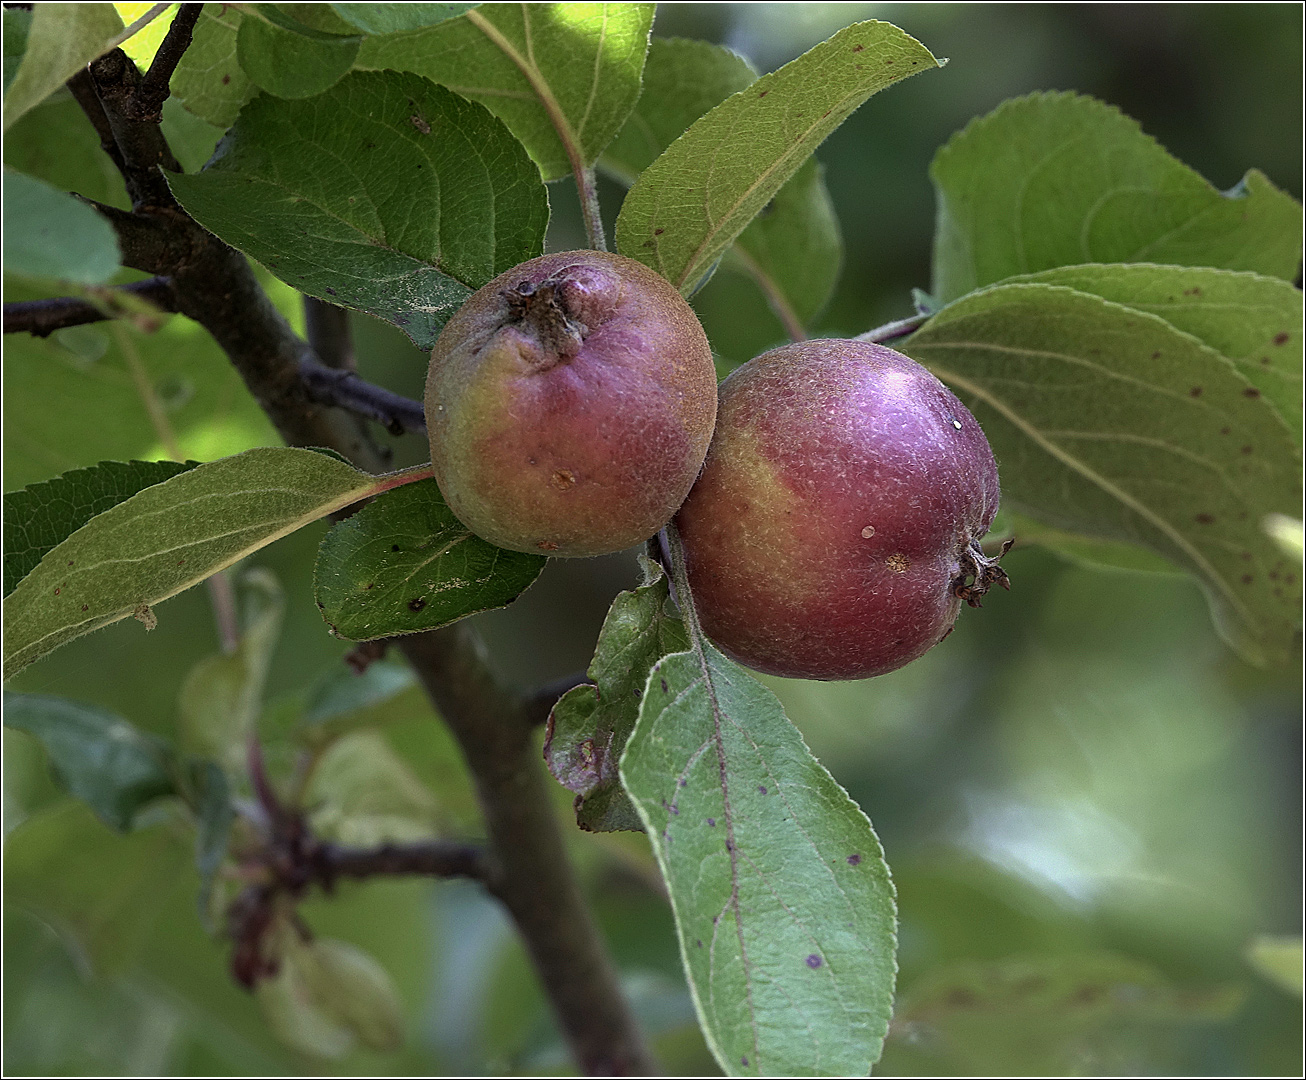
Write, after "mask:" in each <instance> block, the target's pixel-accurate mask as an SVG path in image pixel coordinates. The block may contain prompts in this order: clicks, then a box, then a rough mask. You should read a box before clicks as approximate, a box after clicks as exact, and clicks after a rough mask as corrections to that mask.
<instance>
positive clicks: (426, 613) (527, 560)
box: [313, 480, 547, 641]
mask: <svg viewBox="0 0 1306 1080" xmlns="http://www.w3.org/2000/svg"><path fill="white" fill-rule="evenodd" d="M546 561H547V560H546V559H545V558H544V557H543V556H542V555H530V554H527V553H525V552H520V551H505V550H504V549H503V548H498V547H495V546H494V545H493V544H489V543H487V542H486V541H484V540H482V539H481V538H480V537H479V536H476V535H474V534H473V533H471V532H470V531H469V530H468V529H467V527H466V526H465V525H464V524H463V523H462V522H461V521H459V520H458V519H457V518H456V517H454V515H453V511H452V510H450V509H449V507H448V506H446V505H445V502H444V499H443V498H442V497H441V495H440V489H439V487H438V486H437V485H436V482H435V481H434V480H419V481H417V482H416V483H412V484H406V485H405V486H404V487H401V488H396V489H395V490H394V491H389V492H386V493H385V494H384V495H383V496H381V497H379V498H377V499H374V500H373V501H372V502H371V503H369V504H368V505H367V506H365V507H363V509H362V510H360V511H359V512H358V513H357V514H354V515H353V516H352V517H350V518H349V519H348V520H346V521H342V522H339V523H338V524H337V525H335V526H334V527H333V528H332V529H331V531H330V532H329V533H327V535H326V537H325V538H324V539H323V540H322V547H321V548H320V550H319V551H318V556H317V566H316V568H315V570H314V575H313V576H314V594H315V596H316V599H317V606H318V609H319V610H320V611H321V612H322V617H323V618H324V619H326V621H327V623H328V625H330V627H331V629H332V630H333V631H334V632H335V633H337V634H339V635H340V636H341V637H343V638H348V639H350V640H351V641H371V640H373V639H374V638H382V637H390V636H392V635H394V634H415V633H417V632H418V631H420V630H434V629H436V628H437V627H440V626H447V625H448V624H449V623H451V622H456V621H457V620H459V619H461V618H464V617H465V616H467V615H473V614H475V613H476V612H478V611H489V610H490V609H491V608H500V607H504V606H505V605H507V604H510V603H511V602H512V601H513V600H515V599H517V597H518V596H519V595H520V594H521V593H522V592H523V591H524V590H525V589H526V588H527V586H529V585H530V584H531V583H532V582H533V581H534V580H535V579H536V578H537V577H539V576H540V571H541V570H543V569H544V564H545V562H546Z"/></svg>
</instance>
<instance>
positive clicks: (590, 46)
mask: <svg viewBox="0 0 1306 1080" xmlns="http://www.w3.org/2000/svg"><path fill="white" fill-rule="evenodd" d="M404 6H405V7H406V6H408V5H404ZM653 7H654V6H653V5H652V4H484V5H481V6H479V7H476V8H475V9H474V10H471V11H469V12H467V14H465V15H463V16H462V17H461V18H457V19H449V20H447V21H445V22H442V23H440V24H439V25H438V26H432V27H429V28H427V29H424V30H417V31H414V32H412V33H408V34H396V35H393V36H387V37H383V38H369V39H368V40H367V41H365V42H364V43H363V47H362V49H361V50H360V52H359V56H358V65H357V66H358V67H360V68H397V69H399V70H401V71H414V72H416V73H417V74H419V75H424V76H426V78H428V79H430V80H432V81H433V82H437V83H440V84H441V85H443V86H447V87H449V89H450V90H453V91H454V92H455V93H457V94H460V95H462V96H463V97H466V98H470V99H471V100H473V101H479V102H480V103H481V104H482V105H484V106H485V107H486V108H487V109H489V110H490V111H491V112H492V113H494V115H495V116H497V117H499V118H500V119H501V120H502V121H503V122H504V123H505V124H507V125H508V129H509V130H510V131H511V132H512V133H513V134H514V135H515V136H516V137H517V138H518V139H520V140H521V142H522V144H523V145H524V146H525V147H526V149H527V150H528V151H529V152H530V155H531V157H532V158H533V159H534V160H535V162H536V163H537V164H538V166H539V171H540V172H541V173H543V175H544V179H545V180H556V179H557V178H558V177H560V176H566V175H567V174H568V173H570V172H572V171H573V167H572V162H573V155H574V158H575V159H576V160H578V161H579V162H580V163H581V164H582V165H592V164H593V163H594V162H595V161H596V160H597V159H598V156H599V154H601V153H602V152H603V149H604V147H606V146H607V145H608V143H609V142H610V141H611V140H612V137H613V136H614V135H615V134H616V133H617V131H618V130H619V129H620V127H621V125H622V123H623V122H624V121H625V119H626V117H627V115H628V114H629V113H630V110H631V108H632V107H633V106H634V104H635V101H636V99H637V98H638V97H639V76H640V70H641V69H642V68H643V66H644V54H645V53H646V52H647V50H648V36H649V27H650V26H651V25H652V22H653Z"/></svg>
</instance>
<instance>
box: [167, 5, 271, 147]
mask: <svg viewBox="0 0 1306 1080" xmlns="http://www.w3.org/2000/svg"><path fill="white" fill-rule="evenodd" d="M242 21H243V16H242V15H241V13H240V12H239V11H237V10H236V9H235V8H234V7H228V6H227V5H226V4H205V5H204V10H203V12H201V13H200V18H199V22H198V23H196V24H195V30H194V32H193V33H192V35H191V41H190V48H188V49H187V50H186V51H185V52H184V53H183V54H182V57H181V62H180V63H179V64H178V65H177V70H176V71H174V72H173V73H172V83H171V87H172V93H173V96H175V97H177V98H180V99H181V101H182V103H183V104H184V105H185V106H186V108H187V109H188V110H190V111H191V112H193V113H194V114H195V115H196V116H198V117H201V118H202V119H204V120H207V121H208V122H209V123H210V124H215V125H217V126H218V127H220V128H226V127H230V126H231V124H232V122H233V121H235V119H236V114H237V113H239V112H240V108H241V106H242V105H244V104H245V102H247V101H248V100H249V99H250V98H252V97H253V96H254V95H255V94H257V93H258V87H257V86H255V85H254V83H253V82H251V81H250V78H249V76H248V75H246V74H245V72H244V70H243V69H242V68H241V66H240V63H239V62H238V61H237V59H236V39H237V35H238V34H239V32H240V24H241V22H242Z"/></svg>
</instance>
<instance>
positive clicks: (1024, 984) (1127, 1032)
mask: <svg viewBox="0 0 1306 1080" xmlns="http://www.w3.org/2000/svg"><path fill="white" fill-rule="evenodd" d="M1242 997H1243V995H1242V994H1241V993H1240V992H1239V991H1238V990H1236V989H1231V988H1226V987H1217V988H1215V989H1212V990H1189V989H1187V988H1180V987H1177V986H1175V985H1173V984H1171V983H1170V982H1169V981H1168V980H1166V979H1165V978H1164V976H1162V975H1161V974H1160V973H1159V972H1158V971H1156V970H1155V969H1154V968H1152V967H1150V966H1148V965H1147V964H1143V963H1140V962H1139V961H1137V960H1134V959H1132V958H1128V957H1123V956H1115V955H1112V954H1111V953H1105V952H1098V953H1078V954H1076V953H1069V954H1060V955H1047V956H1028V957H1026V956H1020V957H1011V958H1008V959H1004V960H996V961H969V962H962V963H954V964H951V965H948V966H946V967H942V968H937V969H935V970H933V971H931V972H930V973H929V974H927V975H926V976H925V977H924V978H923V979H920V980H918V981H917V982H916V983H914V984H913V985H912V986H911V987H910V988H909V989H908V990H906V991H905V992H904V993H903V994H902V996H901V1000H900V1002H899V1004H898V1007H897V1008H896V1009H895V1010H894V1018H893V1028H894V1030H893V1036H892V1037H891V1038H892V1041H893V1042H895V1043H898V1044H899V1045H901V1046H902V1047H903V1048H904V1049H908V1048H910V1049H911V1050H913V1051H914V1053H913V1063H914V1064H917V1068H919V1069H920V1074H924V1075H935V1076H968V1075H979V1074H983V1075H989V1076H1005V1075H1015V1074H1020V1075H1026V1076H1030V1075H1044V1076H1066V1075H1069V1074H1072V1073H1075V1072H1078V1071H1084V1063H1085V1062H1086V1061H1091V1062H1092V1063H1093V1064H1092V1066H1091V1067H1090V1068H1089V1069H1088V1070H1087V1071H1090V1072H1093V1073H1095V1074H1099V1075H1107V1076H1115V1075H1120V1074H1122V1073H1143V1074H1146V1075H1154V1074H1165V1073H1166V1072H1168V1071H1169V1070H1168V1069H1166V1068H1165V1064H1166V1063H1165V1061H1163V1060H1162V1061H1158V1060H1156V1059H1155V1058H1154V1057H1152V1055H1157V1054H1165V1053H1167V1052H1169V1053H1173V1050H1171V1049H1169V1048H1168V1047H1166V1045H1165V1043H1166V1041H1167V1037H1168V1039H1170V1040H1173V1039H1176V1038H1182V1037H1185V1035H1186V1037H1188V1038H1191V1037H1192V1034H1191V1028H1190V1029H1188V1031H1187V1032H1183V1030H1182V1029H1180V1030H1175V1028H1176V1027H1177V1022H1186V1023H1191V1022H1202V1021H1206V1022H1214V1021H1222V1020H1223V1021H1227V1020H1228V1019H1229V1018H1230V1017H1231V1016H1232V1014H1233V1013H1234V1012H1235V1011H1236V1010H1237V1008H1238V1006H1239V1004H1240V1003H1241V999H1242ZM1167 1026H1168V1030H1167ZM917 1055H920V1056H919V1057H918V1056H917ZM1140 1055H1147V1056H1143V1057H1141V1060H1140ZM922 1058H923V1060H922ZM885 1064H886V1065H888V1064H889V1061H888V1056H887V1055H886V1060H885ZM912 1072H913V1073H916V1070H915V1069H913V1070H912Z"/></svg>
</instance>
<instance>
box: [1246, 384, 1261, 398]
mask: <svg viewBox="0 0 1306 1080" xmlns="http://www.w3.org/2000/svg"><path fill="white" fill-rule="evenodd" d="M1260 396H1261V392H1260V391H1259V390H1257V389H1256V387H1254V386H1249V387H1247V389H1246V390H1244V391H1243V397H1250V398H1257V397H1260Z"/></svg>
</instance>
